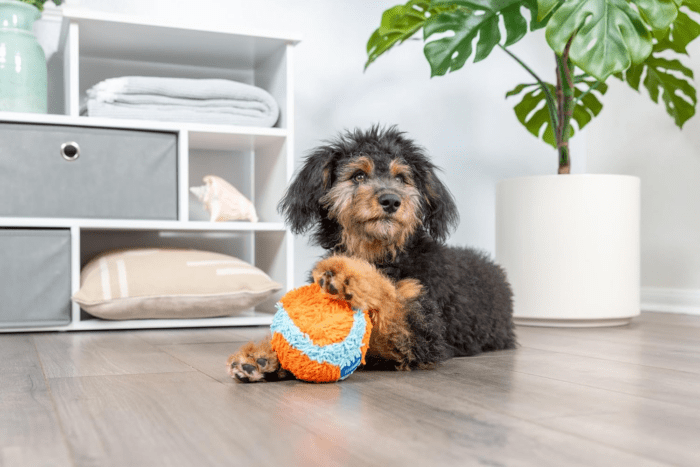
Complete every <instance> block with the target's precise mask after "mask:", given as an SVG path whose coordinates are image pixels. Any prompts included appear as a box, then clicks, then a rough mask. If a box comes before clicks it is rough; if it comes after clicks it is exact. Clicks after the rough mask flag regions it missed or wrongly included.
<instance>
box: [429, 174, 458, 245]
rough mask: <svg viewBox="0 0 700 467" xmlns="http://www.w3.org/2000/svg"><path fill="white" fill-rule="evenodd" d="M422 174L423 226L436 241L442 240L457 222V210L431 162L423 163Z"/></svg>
mask: <svg viewBox="0 0 700 467" xmlns="http://www.w3.org/2000/svg"><path fill="white" fill-rule="evenodd" d="M424 167H425V169H426V170H425V172H424V173H423V174H422V175H423V176H422V177H421V182H422V185H423V186H422V190H421V191H422V192H423V203H424V208H423V226H424V227H425V228H426V229H428V233H429V234H430V236H431V237H433V238H434V239H435V240H436V241H438V242H443V241H445V240H446V239H447V237H448V236H449V235H450V232H451V231H452V229H453V228H454V227H456V226H457V224H458V223H459V211H457V205H456V204H455V200H454V198H453V197H452V193H450V190H448V189H447V187H446V186H445V185H444V184H443V183H442V182H441V181H440V179H438V178H437V175H436V174H435V172H436V170H437V168H436V167H435V166H434V165H432V164H431V163H429V162H428V163H427V165H424Z"/></svg>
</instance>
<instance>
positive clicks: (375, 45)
mask: <svg viewBox="0 0 700 467" xmlns="http://www.w3.org/2000/svg"><path fill="white" fill-rule="evenodd" d="M433 3H434V2H431V1H430V0H427V1H426V0H410V1H409V2H408V3H406V4H405V5H397V6H395V7H392V8H390V9H388V10H386V11H385V12H384V14H383V15H382V21H381V23H380V25H379V28H377V30H376V31H374V33H372V36H371V37H370V38H369V41H367V55H368V59H367V63H365V69H367V67H368V66H369V65H370V64H371V63H372V62H373V61H375V60H376V59H377V58H378V57H379V56H380V55H382V54H383V53H385V52H386V51H388V50H389V49H391V48H392V47H393V46H394V45H396V44H401V43H403V42H404V41H406V40H407V39H410V38H411V37H412V36H413V35H414V34H415V33H416V32H418V31H420V30H421V29H422V28H423V26H425V23H426V22H428V21H429V20H430V19H431V18H434V17H435V15H437V14H439V13H441V12H445V11H451V10H454V9H456V8H457V6H456V5H451V4H445V5H435V4H433Z"/></svg>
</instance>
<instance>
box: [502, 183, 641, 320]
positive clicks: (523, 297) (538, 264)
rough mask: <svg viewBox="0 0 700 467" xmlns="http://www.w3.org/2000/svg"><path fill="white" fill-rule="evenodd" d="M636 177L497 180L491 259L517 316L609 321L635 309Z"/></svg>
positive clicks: (637, 261)
mask: <svg viewBox="0 0 700 467" xmlns="http://www.w3.org/2000/svg"><path fill="white" fill-rule="evenodd" d="M639 226H640V181H639V179H638V178H637V177H632V176H626V175H545V176H536V177H523V178H514V179H509V180H503V181H501V182H500V183H499V184H498V187H497V194H496V260H497V261H498V262H499V263H500V264H501V265H502V266H503V267H504V268H505V270H506V273H507V274H508V279H509V280H510V283H511V285H512V287H513V295H514V317H515V322H516V323H517V324H521V325H534V326H615V325H623V324H627V323H628V322H629V321H630V320H631V319H632V318H633V317H634V316H638V315H639V300H640V298H639V292H640V290H639V283H640V277H639V274H640V269H639V268H640V246H639Z"/></svg>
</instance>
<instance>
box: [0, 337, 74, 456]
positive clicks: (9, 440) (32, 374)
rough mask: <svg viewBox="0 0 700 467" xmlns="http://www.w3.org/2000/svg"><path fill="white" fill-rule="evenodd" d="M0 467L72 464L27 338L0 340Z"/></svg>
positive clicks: (31, 341)
mask: <svg viewBox="0 0 700 467" xmlns="http://www.w3.org/2000/svg"><path fill="white" fill-rule="evenodd" d="M0 414H2V415H1V416H0V466H6V467H23V466H27V467H36V466H49V465H72V461H71V456H70V452H69V451H68V445H67V443H66V441H65V438H64V436H63V432H62V431H61V426H60V424H59V422H58V417H57V416H56V412H55V410H54V407H53V403H52V401H51V396H50V394H49V392H48V389H47V387H46V383H45V380H44V375H43V373H42V370H41V365H40V363H39V358H38V357H37V354H36V349H35V348H34V342H33V340H32V337H31V336H28V335H22V336H20V335H13V336H2V337H0Z"/></svg>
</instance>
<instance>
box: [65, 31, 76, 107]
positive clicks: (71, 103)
mask: <svg viewBox="0 0 700 467" xmlns="http://www.w3.org/2000/svg"><path fill="white" fill-rule="evenodd" d="M79 54H80V28H79V26H78V25H77V24H76V23H74V22H69V23H68V38H67V42H66V49H65V51H64V53H63V60H64V63H63V73H64V76H63V83H64V86H65V106H66V108H65V113H66V115H69V116H71V117H79V116H80V62H79Z"/></svg>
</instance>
